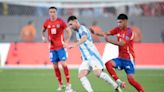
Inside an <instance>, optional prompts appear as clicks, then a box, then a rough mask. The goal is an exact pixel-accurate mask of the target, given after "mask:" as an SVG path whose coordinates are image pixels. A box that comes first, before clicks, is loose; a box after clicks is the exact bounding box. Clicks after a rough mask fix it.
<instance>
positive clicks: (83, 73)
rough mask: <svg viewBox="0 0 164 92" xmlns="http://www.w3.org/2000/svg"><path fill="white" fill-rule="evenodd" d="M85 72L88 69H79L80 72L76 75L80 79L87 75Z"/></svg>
mask: <svg viewBox="0 0 164 92" xmlns="http://www.w3.org/2000/svg"><path fill="white" fill-rule="evenodd" d="M87 74H88V71H85V70H84V71H81V72H80V73H79V75H78V78H79V79H81V78H83V77H85V76H87Z"/></svg>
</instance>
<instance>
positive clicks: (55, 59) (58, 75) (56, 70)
mask: <svg viewBox="0 0 164 92" xmlns="http://www.w3.org/2000/svg"><path fill="white" fill-rule="evenodd" d="M50 60H51V62H52V63H53V68H54V73H55V75H56V78H57V80H58V83H59V88H58V89H57V90H58V91H60V90H61V89H62V85H63V82H62V77H61V73H60V69H59V66H58V61H59V58H58V56H57V53H56V51H55V50H52V51H50Z"/></svg>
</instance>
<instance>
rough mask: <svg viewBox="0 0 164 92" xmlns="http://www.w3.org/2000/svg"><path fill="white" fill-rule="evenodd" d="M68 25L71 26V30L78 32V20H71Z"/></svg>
mask: <svg viewBox="0 0 164 92" xmlns="http://www.w3.org/2000/svg"><path fill="white" fill-rule="evenodd" d="M68 25H69V27H70V28H71V29H73V30H74V31H76V30H77V22H76V20H73V21H72V20H71V21H69V22H68Z"/></svg>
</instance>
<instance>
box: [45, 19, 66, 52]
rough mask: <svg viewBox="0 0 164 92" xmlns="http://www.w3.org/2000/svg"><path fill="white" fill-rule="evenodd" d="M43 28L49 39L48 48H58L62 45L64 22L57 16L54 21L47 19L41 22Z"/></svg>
mask: <svg viewBox="0 0 164 92" xmlns="http://www.w3.org/2000/svg"><path fill="white" fill-rule="evenodd" d="M43 27H44V29H46V30H47V31H48V39H49V41H50V43H51V44H50V45H51V46H50V50H58V49H60V48H62V47H63V41H64V30H65V28H66V27H67V26H66V23H65V22H64V21H63V20H62V19H60V18H57V19H56V20H55V21H51V20H50V19H47V20H46V21H45V22H44V24H43Z"/></svg>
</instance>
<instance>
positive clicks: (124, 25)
mask: <svg viewBox="0 0 164 92" xmlns="http://www.w3.org/2000/svg"><path fill="white" fill-rule="evenodd" d="M117 24H118V27H120V28H121V29H124V28H125V27H126V26H127V20H117Z"/></svg>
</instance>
